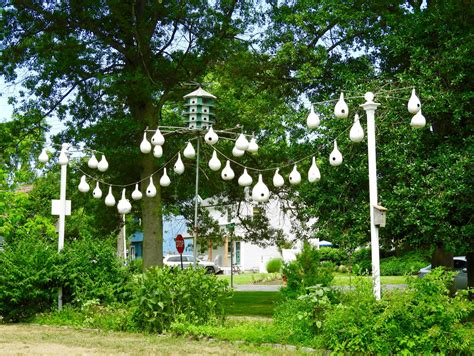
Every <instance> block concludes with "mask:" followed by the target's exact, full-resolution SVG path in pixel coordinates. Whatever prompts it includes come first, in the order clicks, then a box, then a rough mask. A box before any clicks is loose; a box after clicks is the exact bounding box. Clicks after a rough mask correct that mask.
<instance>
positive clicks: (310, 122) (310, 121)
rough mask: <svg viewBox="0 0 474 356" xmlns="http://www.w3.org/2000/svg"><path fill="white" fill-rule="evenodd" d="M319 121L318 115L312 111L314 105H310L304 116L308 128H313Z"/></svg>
mask: <svg viewBox="0 0 474 356" xmlns="http://www.w3.org/2000/svg"><path fill="white" fill-rule="evenodd" d="M320 122H321V121H320V119H319V115H318V114H317V113H316V112H315V111H314V106H313V105H311V110H310V112H309V115H308V117H307V118H306V125H307V126H308V128H309V129H315V128H317V127H318V126H319V124H320Z"/></svg>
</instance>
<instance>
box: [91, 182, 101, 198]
mask: <svg viewBox="0 0 474 356" xmlns="http://www.w3.org/2000/svg"><path fill="white" fill-rule="evenodd" d="M92 196H93V197H94V198H95V199H100V198H102V190H100V187H99V182H97V183H96V185H95V188H94V190H93V191H92Z"/></svg>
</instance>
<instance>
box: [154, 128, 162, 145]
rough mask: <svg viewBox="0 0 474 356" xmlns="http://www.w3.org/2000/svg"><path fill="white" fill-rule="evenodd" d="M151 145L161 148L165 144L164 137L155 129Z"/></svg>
mask: <svg viewBox="0 0 474 356" xmlns="http://www.w3.org/2000/svg"><path fill="white" fill-rule="evenodd" d="M151 144H152V145H154V146H157V145H158V146H163V145H164V144H165V136H163V134H162V133H161V131H160V129H159V128H156V131H155V133H154V135H153V136H152V137H151Z"/></svg>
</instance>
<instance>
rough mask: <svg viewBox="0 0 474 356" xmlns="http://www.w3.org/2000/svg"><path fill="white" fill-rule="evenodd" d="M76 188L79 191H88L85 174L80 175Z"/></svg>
mask: <svg viewBox="0 0 474 356" xmlns="http://www.w3.org/2000/svg"><path fill="white" fill-rule="evenodd" d="M77 188H78V189H79V191H80V192H81V193H87V192H88V191H89V189H90V186H89V184H88V183H87V181H86V176H82V177H81V182H80V183H79V186H78V187H77Z"/></svg>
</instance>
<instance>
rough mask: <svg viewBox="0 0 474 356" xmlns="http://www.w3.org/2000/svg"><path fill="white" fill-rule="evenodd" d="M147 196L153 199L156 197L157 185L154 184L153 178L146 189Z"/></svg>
mask: <svg viewBox="0 0 474 356" xmlns="http://www.w3.org/2000/svg"><path fill="white" fill-rule="evenodd" d="M145 194H146V196H147V197H148V198H153V197H154V196H155V195H156V187H155V184H153V176H151V177H150V183H149V184H148V187H146V192H145Z"/></svg>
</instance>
